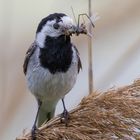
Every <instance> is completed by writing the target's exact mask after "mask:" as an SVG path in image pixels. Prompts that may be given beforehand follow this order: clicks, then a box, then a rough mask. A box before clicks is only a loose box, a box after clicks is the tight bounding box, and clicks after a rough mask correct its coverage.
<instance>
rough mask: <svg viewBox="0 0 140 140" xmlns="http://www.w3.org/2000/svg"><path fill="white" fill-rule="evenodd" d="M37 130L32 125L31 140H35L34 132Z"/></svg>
mask: <svg viewBox="0 0 140 140" xmlns="http://www.w3.org/2000/svg"><path fill="white" fill-rule="evenodd" d="M37 130H38V129H37V127H36V125H34V126H33V127H32V130H31V137H32V140H36V136H35V135H36V131H37Z"/></svg>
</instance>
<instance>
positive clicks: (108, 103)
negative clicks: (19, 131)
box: [17, 80, 140, 140]
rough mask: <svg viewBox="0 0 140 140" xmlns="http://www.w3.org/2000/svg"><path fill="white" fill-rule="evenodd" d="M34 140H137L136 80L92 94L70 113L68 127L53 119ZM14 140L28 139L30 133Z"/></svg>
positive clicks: (139, 93)
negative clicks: (117, 87) (126, 84)
mask: <svg viewBox="0 0 140 140" xmlns="http://www.w3.org/2000/svg"><path fill="white" fill-rule="evenodd" d="M36 137H37V140H101V139H102V140H116V139H123V140H140V80H137V81H135V82H134V83H133V84H132V85H129V86H126V87H122V88H119V89H117V90H109V91H107V92H105V93H102V94H99V93H96V94H95V93H94V94H91V95H89V96H88V97H86V98H84V99H83V100H82V101H81V103H80V105H79V106H78V107H77V108H76V109H74V110H72V111H71V112H70V120H69V125H68V127H65V125H64V124H63V123H60V118H59V117H56V118H54V119H52V120H51V121H49V122H48V123H47V124H44V125H43V126H42V127H41V128H39V131H38V132H37V133H36ZM17 140H31V135H30V133H28V134H24V135H23V136H22V137H20V138H17Z"/></svg>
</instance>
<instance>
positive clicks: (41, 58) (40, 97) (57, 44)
mask: <svg viewBox="0 0 140 140" xmlns="http://www.w3.org/2000/svg"><path fill="white" fill-rule="evenodd" d="M74 26H75V25H74V24H73V21H72V19H71V18H70V17H69V16H67V15H65V14H63V13H54V14H50V15H49V16H47V17H45V18H43V19H42V20H41V22H40V23H39V25H38V28H37V31H36V37H35V41H34V42H33V44H32V45H31V47H30V48H29V49H28V51H27V53H26V57H25V61H24V65H23V69H24V73H25V75H26V79H27V85H28V88H29V90H30V91H31V93H32V94H33V95H34V96H35V98H36V100H37V102H38V111H37V115H36V119H35V122H34V125H33V130H35V129H36V122H37V121H38V126H40V125H41V124H42V123H44V122H45V121H48V120H49V119H51V118H52V117H53V116H54V112H55V108H56V105H57V103H58V101H59V100H60V99H62V103H63V107H64V112H63V113H62V114H63V117H64V119H65V121H67V119H68V112H67V110H66V108H65V104H64V96H65V95H66V94H67V93H68V92H69V91H70V90H71V89H72V88H73V86H74V84H75V82H76V78H77V74H78V73H79V70H80V68H81V61H80V57H79V53H78V51H77V49H76V47H75V46H74V45H73V44H72V43H71V34H70V33H69V31H71V30H72V28H73V27H74Z"/></svg>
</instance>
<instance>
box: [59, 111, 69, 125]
mask: <svg viewBox="0 0 140 140" xmlns="http://www.w3.org/2000/svg"><path fill="white" fill-rule="evenodd" d="M69 118H70V117H69V112H68V111H67V110H66V109H65V110H64V111H63V113H62V114H61V122H64V123H65V126H68V120H69Z"/></svg>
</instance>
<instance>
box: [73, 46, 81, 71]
mask: <svg viewBox="0 0 140 140" xmlns="http://www.w3.org/2000/svg"><path fill="white" fill-rule="evenodd" d="M74 48H75V50H76V53H77V57H78V73H79V71H80V69H82V63H81V59H80V56H79V51H78V49H77V48H76V46H74Z"/></svg>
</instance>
